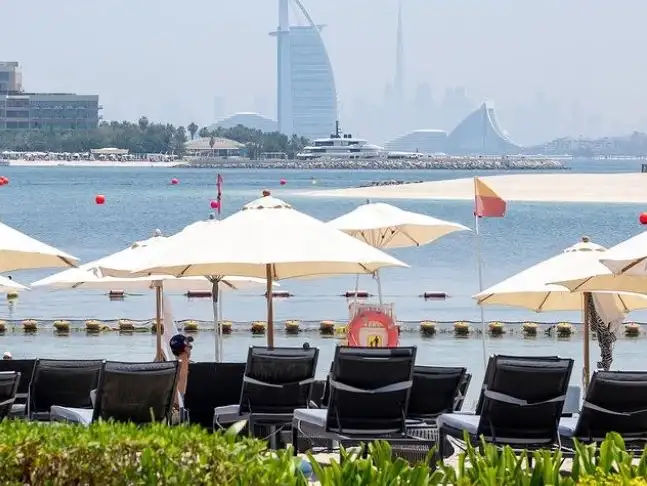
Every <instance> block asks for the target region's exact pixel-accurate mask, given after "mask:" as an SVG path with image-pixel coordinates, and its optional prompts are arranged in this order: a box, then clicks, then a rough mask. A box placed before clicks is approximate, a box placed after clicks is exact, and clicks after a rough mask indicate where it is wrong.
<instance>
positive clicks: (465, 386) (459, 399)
mask: <svg viewBox="0 0 647 486" xmlns="http://www.w3.org/2000/svg"><path fill="white" fill-rule="evenodd" d="M471 382H472V374H471V373H465V376H463V381H462V382H461V384H460V385H459V386H458V395H456V400H455V401H454V411H455V412H460V411H461V410H462V409H463V403H465V397H466V396H467V391H468V390H469V388H470V383H471Z"/></svg>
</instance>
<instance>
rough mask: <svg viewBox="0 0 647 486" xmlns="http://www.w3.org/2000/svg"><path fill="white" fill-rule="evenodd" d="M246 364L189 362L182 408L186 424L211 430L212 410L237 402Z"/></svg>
mask: <svg viewBox="0 0 647 486" xmlns="http://www.w3.org/2000/svg"><path fill="white" fill-rule="evenodd" d="M245 366H246V363H190V364H189V378H188V380H187V387H186V393H185V394H184V406H185V407H186V409H187V411H188V417H189V421H190V422H191V423H192V424H199V425H201V426H202V427H205V428H208V429H212V428H213V411H214V409H215V408H216V407H222V406H226V405H229V404H232V403H236V402H238V401H239V400H240V392H241V389H242V387H243V375H244V374H245Z"/></svg>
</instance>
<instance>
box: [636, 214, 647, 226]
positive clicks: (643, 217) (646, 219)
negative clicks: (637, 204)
mask: <svg viewBox="0 0 647 486" xmlns="http://www.w3.org/2000/svg"><path fill="white" fill-rule="evenodd" d="M638 221H640V224H647V212H645V213H640V216H638Z"/></svg>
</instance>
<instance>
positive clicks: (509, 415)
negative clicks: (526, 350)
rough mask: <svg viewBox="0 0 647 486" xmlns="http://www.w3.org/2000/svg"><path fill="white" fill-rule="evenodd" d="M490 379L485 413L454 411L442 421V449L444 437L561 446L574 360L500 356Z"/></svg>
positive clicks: (520, 445) (517, 445) (483, 404)
mask: <svg viewBox="0 0 647 486" xmlns="http://www.w3.org/2000/svg"><path fill="white" fill-rule="evenodd" d="M492 360H493V362H492V363H491V365H490V366H489V367H488V368H489V374H488V376H486V377H485V382H486V383H487V385H486V386H485V387H484V389H483V391H482V395H483V397H482V401H481V407H480V414H474V415H471V414H464V413H450V414H442V415H441V416H440V417H438V426H439V432H440V438H439V447H440V448H441V451H440V454H441V455H443V456H444V451H443V450H442V448H443V444H444V442H445V441H444V437H446V436H450V437H454V438H455V439H457V440H458V441H462V440H463V437H464V434H465V433H467V434H468V437H469V439H470V441H471V442H473V443H477V442H478V440H479V437H483V438H484V439H485V440H486V441H487V442H489V443H492V444H495V445H510V446H511V447H513V448H524V449H537V448H550V447H553V446H555V444H557V426H558V423H559V420H560V417H561V415H562V409H563V407H564V402H565V400H566V393H567V389H568V382H569V379H570V376H571V371H572V369H573V360H571V359H558V360H554V359H541V358H540V359H537V358H532V357H529V358H526V359H525V360H523V359H519V358H518V357H515V358H512V359H511V358H509V357H502V356H494V357H493V358H492Z"/></svg>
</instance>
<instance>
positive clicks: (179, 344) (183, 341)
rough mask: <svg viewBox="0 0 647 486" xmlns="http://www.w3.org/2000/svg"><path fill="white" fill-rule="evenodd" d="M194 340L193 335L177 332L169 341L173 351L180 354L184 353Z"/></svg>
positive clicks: (176, 354)
mask: <svg viewBox="0 0 647 486" xmlns="http://www.w3.org/2000/svg"><path fill="white" fill-rule="evenodd" d="M192 342H193V338H192V337H191V336H185V335H184V334H176V335H175V336H173V337H172V338H171V340H170V341H169V343H168V344H169V347H170V348H171V352H172V353H173V354H174V355H175V356H178V355H180V354H182V353H183V352H184V351H185V350H186V348H187V347H188V346H190V345H191V343H192Z"/></svg>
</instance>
